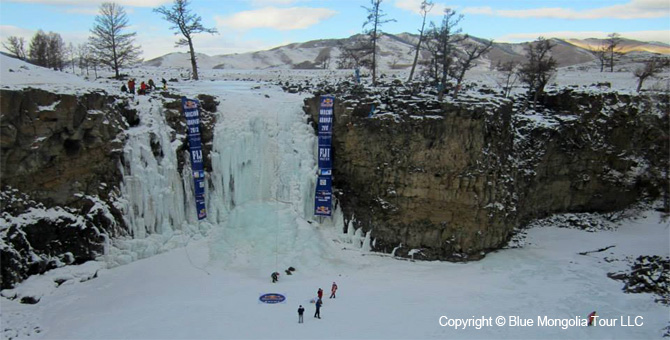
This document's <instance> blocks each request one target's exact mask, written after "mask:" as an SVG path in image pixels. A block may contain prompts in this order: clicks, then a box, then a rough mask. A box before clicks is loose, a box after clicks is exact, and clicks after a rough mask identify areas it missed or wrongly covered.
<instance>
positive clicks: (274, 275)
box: [270, 272, 279, 283]
mask: <svg viewBox="0 0 670 340" xmlns="http://www.w3.org/2000/svg"><path fill="white" fill-rule="evenodd" d="M270 276H271V277H272V283H275V282H277V280H279V273H277V272H274V273H272V275H270Z"/></svg>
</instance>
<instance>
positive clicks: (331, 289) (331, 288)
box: [330, 282, 337, 299]
mask: <svg viewBox="0 0 670 340" xmlns="http://www.w3.org/2000/svg"><path fill="white" fill-rule="evenodd" d="M336 291H337V284H336V283H335V282H333V286H332V287H330V299H333V298H335V292H336Z"/></svg>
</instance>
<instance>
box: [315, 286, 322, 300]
mask: <svg viewBox="0 0 670 340" xmlns="http://www.w3.org/2000/svg"><path fill="white" fill-rule="evenodd" d="M316 296H318V297H319V300H321V298H322V297H323V289H321V288H319V290H317V291H316Z"/></svg>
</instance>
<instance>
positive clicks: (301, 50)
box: [144, 33, 670, 71]
mask: <svg viewBox="0 0 670 340" xmlns="http://www.w3.org/2000/svg"><path fill="white" fill-rule="evenodd" d="M359 37H360V36H359V35H354V36H351V37H349V38H346V39H327V40H314V41H308V42H304V43H292V44H288V45H284V46H280V47H276V48H273V49H270V50H265V51H256V52H248V53H239V54H226V55H216V56H208V55H206V54H200V53H199V54H197V58H198V66H199V67H200V68H201V69H236V70H249V69H254V70H265V69H314V68H323V67H324V65H323V63H322V62H321V60H320V59H319V58H324V57H325V56H329V57H330V62H329V63H328V65H326V68H328V69H335V68H337V59H338V57H339V56H340V55H341V53H342V50H341V48H342V46H343V45H347V44H351V43H352V42H353V41H354V40H355V39H357V38H359ZM552 40H553V42H554V44H555V45H556V47H555V48H554V50H553V51H552V53H553V56H554V58H555V59H556V60H557V61H558V64H559V66H570V65H575V64H582V63H586V62H590V61H593V60H595V57H594V56H593V54H592V53H591V52H590V49H592V48H593V46H596V45H598V44H600V42H601V40H598V39H589V40H576V39H570V40H561V39H552ZM417 41H418V36H417V35H415V34H410V33H401V34H395V35H394V34H387V33H385V34H384V35H383V36H382V37H381V39H380V42H379V44H378V48H379V56H380V59H379V69H380V70H382V71H388V70H398V69H400V70H403V69H406V70H408V69H409V68H410V67H411V64H412V61H413V57H414V53H413V50H414V47H415V46H416V42H417ZM481 41H482V39H479V38H476V37H470V38H469V39H467V40H466V41H465V42H464V43H481ZM526 45H527V43H521V44H510V43H496V42H494V48H493V49H492V50H491V52H489V53H488V54H487V55H486V56H484V58H482V60H479V62H478V63H479V65H480V67H487V66H489V65H491V64H493V65H495V64H497V63H498V62H505V61H510V60H513V61H524V60H525V46H526ZM462 46H463V45H461V48H462ZM622 47H625V50H624V51H626V52H630V51H643V52H653V53H670V46H667V45H664V44H661V43H644V42H639V41H634V40H626V41H625V44H622ZM144 65H147V66H162V67H171V68H188V67H190V65H191V63H190V57H189V55H188V53H179V52H176V53H170V54H167V55H164V56H162V57H159V58H156V59H152V60H149V61H146V62H145V63H144Z"/></svg>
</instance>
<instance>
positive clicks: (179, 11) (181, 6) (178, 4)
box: [154, 0, 218, 80]
mask: <svg viewBox="0 0 670 340" xmlns="http://www.w3.org/2000/svg"><path fill="white" fill-rule="evenodd" d="M189 4H190V3H189V1H188V0H174V3H173V4H172V7H170V8H168V7H166V6H161V7H158V8H155V9H154V12H156V13H159V14H161V15H162V16H163V19H165V20H166V21H167V22H169V23H171V24H172V25H173V26H172V27H170V29H173V30H176V32H175V35H179V34H181V35H182V36H183V38H180V39H179V40H177V43H176V44H175V46H188V50H189V53H190V55H191V68H192V69H193V72H192V74H193V79H194V80H198V64H197V61H196V58H195V50H194V48H193V35H194V34H197V33H202V32H205V33H211V34H215V33H218V31H217V30H216V29H215V28H205V27H204V26H203V25H202V22H201V21H202V18H201V17H200V16H199V15H196V14H193V13H191V10H190V9H188V5H189Z"/></svg>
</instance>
